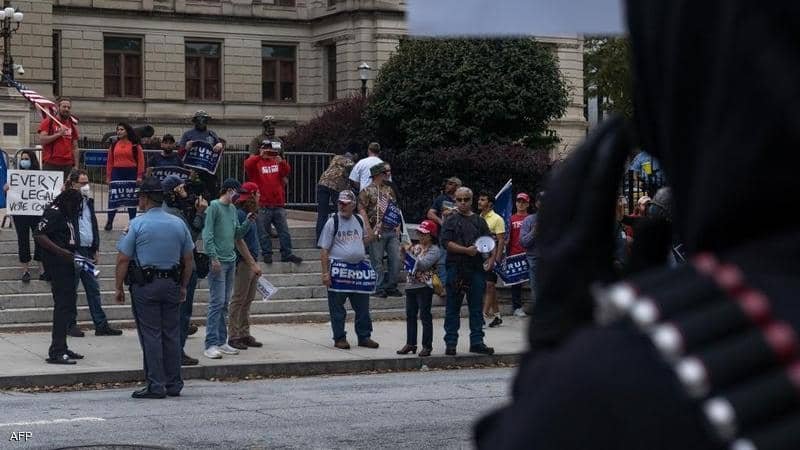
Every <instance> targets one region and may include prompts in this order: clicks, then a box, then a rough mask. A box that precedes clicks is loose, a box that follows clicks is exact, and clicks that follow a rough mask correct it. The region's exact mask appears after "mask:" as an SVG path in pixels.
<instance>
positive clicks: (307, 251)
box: [0, 248, 320, 267]
mask: <svg viewBox="0 0 800 450" xmlns="http://www.w3.org/2000/svg"><path fill="white" fill-rule="evenodd" d="M273 251H274V252H275V254H273V255H272V258H273V260H274V261H276V262H280V260H281V255H280V252H279V251H278V249H276V248H273ZM292 253H294V254H295V255H296V256H299V257H300V258H303V259H304V260H308V261H319V255H320V252H319V250H318V249H316V248H296V249H294V250H293V251H292ZM116 258H117V253H116V252H100V263H101V264H103V263H111V262H112V261H116ZM18 264H19V256H18V255H17V253H16V251H15V252H14V253H6V254H0V267H15V266H18Z"/></svg>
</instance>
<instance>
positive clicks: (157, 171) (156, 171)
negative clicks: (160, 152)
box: [150, 166, 192, 181]
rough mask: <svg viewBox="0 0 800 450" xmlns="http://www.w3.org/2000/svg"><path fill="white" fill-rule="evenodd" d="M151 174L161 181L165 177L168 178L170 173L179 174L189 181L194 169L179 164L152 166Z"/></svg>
mask: <svg viewBox="0 0 800 450" xmlns="http://www.w3.org/2000/svg"><path fill="white" fill-rule="evenodd" d="M150 174H151V175H152V176H154V177H156V178H158V179H159V180H161V181H164V178H167V177H168V176H170V175H177V176H179V177H180V179H181V180H183V181H189V177H190V176H191V174H192V171H191V170H189V169H186V168H183V167H178V166H161V167H153V168H151V169H150Z"/></svg>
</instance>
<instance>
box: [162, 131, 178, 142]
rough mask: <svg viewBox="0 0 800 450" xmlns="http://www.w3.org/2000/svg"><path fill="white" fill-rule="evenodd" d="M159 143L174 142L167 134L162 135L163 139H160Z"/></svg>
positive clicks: (173, 138)
mask: <svg viewBox="0 0 800 450" xmlns="http://www.w3.org/2000/svg"><path fill="white" fill-rule="evenodd" d="M161 142H175V137H173V136H172V135H171V134H169V133H167V134H165V135H164V137H162V138H161Z"/></svg>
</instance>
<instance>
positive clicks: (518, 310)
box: [508, 192, 531, 317]
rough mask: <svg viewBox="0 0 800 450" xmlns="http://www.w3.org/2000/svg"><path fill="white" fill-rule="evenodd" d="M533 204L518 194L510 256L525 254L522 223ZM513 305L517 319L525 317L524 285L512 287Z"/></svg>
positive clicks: (513, 218)
mask: <svg viewBox="0 0 800 450" xmlns="http://www.w3.org/2000/svg"><path fill="white" fill-rule="evenodd" d="M530 204H531V197H530V196H529V195H528V194H526V193H525V192H520V193H519V194H517V198H516V204H515V208H516V211H515V212H514V214H513V215H512V216H511V232H510V233H509V238H508V256H515V255H519V254H522V253H525V247H523V246H522V244H520V241H519V238H520V231H521V230H522V222H524V221H525V218H526V217H528V208H529V207H530ZM511 305H512V306H513V308H514V316H515V317H525V316H526V314H525V311H523V309H522V283H521V284H515V285H512V286H511Z"/></svg>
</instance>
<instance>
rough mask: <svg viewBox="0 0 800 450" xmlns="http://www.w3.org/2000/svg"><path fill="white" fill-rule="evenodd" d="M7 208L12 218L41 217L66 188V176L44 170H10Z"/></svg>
mask: <svg viewBox="0 0 800 450" xmlns="http://www.w3.org/2000/svg"><path fill="white" fill-rule="evenodd" d="M7 182H8V193H7V202H6V207H7V209H8V214H9V215H12V216H41V215H42V213H43V212H44V209H45V208H46V207H47V205H48V204H50V203H51V202H52V201H53V199H55V198H56V196H57V195H58V194H60V193H61V189H62V187H63V186H64V174H63V173H62V172H51V171H44V170H9V171H8V180H7Z"/></svg>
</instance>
